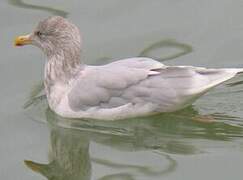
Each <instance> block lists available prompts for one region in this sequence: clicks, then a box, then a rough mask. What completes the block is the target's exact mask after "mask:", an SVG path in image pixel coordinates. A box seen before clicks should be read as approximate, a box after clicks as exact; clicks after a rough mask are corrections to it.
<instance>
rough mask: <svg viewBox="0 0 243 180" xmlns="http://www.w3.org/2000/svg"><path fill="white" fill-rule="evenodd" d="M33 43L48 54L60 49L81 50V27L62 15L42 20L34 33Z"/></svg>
mask: <svg viewBox="0 0 243 180" xmlns="http://www.w3.org/2000/svg"><path fill="white" fill-rule="evenodd" d="M32 40H33V45H36V46H38V47H40V48H41V49H42V50H43V51H44V53H45V54H46V55H47V56H53V55H55V53H57V52H58V51H62V50H68V49H73V48H75V49H77V50H79V51H80V50H81V45H82V40H81V36H80V32H79V29H78V28H77V27H76V26H75V25H74V24H72V23H70V22H68V21H67V20H66V19H64V18H62V17H60V16H54V17H49V18H47V19H44V20H43V21H40V22H39V23H38V25H37V27H36V28H35V30H34V32H33V33H32Z"/></svg>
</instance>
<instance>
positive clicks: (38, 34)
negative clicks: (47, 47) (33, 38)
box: [35, 31, 43, 37]
mask: <svg viewBox="0 0 243 180" xmlns="http://www.w3.org/2000/svg"><path fill="white" fill-rule="evenodd" d="M35 34H36V35H37V36H38V37H42V36H43V33H42V32H40V31H36V32H35Z"/></svg>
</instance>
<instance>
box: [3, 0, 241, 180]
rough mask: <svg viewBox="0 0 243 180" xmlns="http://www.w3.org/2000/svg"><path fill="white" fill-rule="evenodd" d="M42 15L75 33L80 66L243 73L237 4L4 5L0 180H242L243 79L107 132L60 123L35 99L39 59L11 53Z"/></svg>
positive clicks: (61, 0)
mask: <svg viewBox="0 0 243 180" xmlns="http://www.w3.org/2000/svg"><path fill="white" fill-rule="evenodd" d="M50 15H61V16H65V17H67V18H69V19H70V20H71V21H72V22H74V23H75V24H77V25H78V26H79V27H80V29H81V31H82V33H83V36H84V54H83V58H84V62H85V63H87V64H104V63H108V62H111V61H112V60H116V59H120V58H125V57H132V56H138V55H142V56H150V57H154V58H157V59H159V60H161V61H164V63H165V64H169V65H175V64H177V65H181V64H185V65H196V66H206V67H243V61H242V58H243V51H242V49H243V23H242V18H243V2H242V1H240V0H235V1H227V0H215V1H210V0H204V1H193V0H181V1H176V0H170V1H169V0H162V1H147V0H140V1H124V0H123V1H122V0H107V1H94V0H91V1H88V0H86V1H82V0H70V1H65V0H53V1H50V0H42V1H36V0H8V1H7V0H3V1H1V2H0V27H1V28H0V52H1V57H0V82H1V86H0V92H1V93H0V98H1V101H0V142H1V144H0V179H6V180H8V179H9V180H12V179H18V180H22V179H23V180H33V179H36V180H41V179H45V177H46V178H47V179H50V180H64V179H65V180H66V179H68V180H69V179H70V180H161V179H165V180H195V179H197V180H204V179H216V180H229V179H233V180H241V179H242V177H243V172H242V166H243V156H242V154H243V100H242V98H243V90H242V89H243V85H242V84H243V83H242V80H243V77H242V76H241V77H238V78H236V79H234V80H232V81H230V82H227V83H226V84H225V85H221V86H219V87H217V88H215V89H214V90H212V91H210V92H209V93H208V94H206V95H205V96H203V97H202V98H200V99H199V100H198V101H197V102H195V103H194V104H193V106H191V107H189V108H187V109H185V110H182V111H180V112H177V113H171V114H162V115H158V116H153V117H149V118H137V119H130V120H122V121H115V122H106V121H85V120H69V119H63V118H60V117H57V116H56V115H55V114H54V113H53V112H51V111H50V110H49V109H48V106H47V104H46V100H45V98H43V97H42V98H38V96H39V95H41V94H42V92H40V93H39V90H41V87H42V86H41V82H42V77H43V66H44V58H45V57H44V56H43V54H42V53H41V52H40V51H39V50H38V49H37V48H34V47H30V46H29V47H23V48H15V47H13V39H14V37H15V36H17V35H20V34H26V33H29V32H30V31H31V30H32V29H33V27H34V26H35V25H36V23H37V22H38V21H39V20H41V19H43V18H45V17H47V16H50ZM24 107H25V108H24ZM25 160H26V161H25Z"/></svg>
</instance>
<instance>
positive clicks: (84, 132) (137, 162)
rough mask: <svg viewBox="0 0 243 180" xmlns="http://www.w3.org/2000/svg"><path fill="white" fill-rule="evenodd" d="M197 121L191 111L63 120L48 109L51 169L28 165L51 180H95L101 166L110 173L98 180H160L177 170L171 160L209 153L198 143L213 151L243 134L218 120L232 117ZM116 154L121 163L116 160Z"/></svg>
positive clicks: (234, 127)
mask: <svg viewBox="0 0 243 180" xmlns="http://www.w3.org/2000/svg"><path fill="white" fill-rule="evenodd" d="M198 116H199V114H198V112H197V111H195V110H194V109H193V108H192V107H190V108H187V109H185V110H183V111H180V112H177V113H173V114H172V113H166V114H163V115H158V116H154V117H149V118H148V117H147V118H138V119H129V120H120V121H100V120H99V121H97V120H80V119H66V118H61V117H59V116H57V115H56V114H55V113H53V112H52V111H51V110H49V109H47V111H46V118H47V121H48V125H49V127H50V131H51V135H50V152H49V159H50V163H49V164H40V163H35V162H32V161H25V163H26V165H27V166H28V167H29V168H31V169H32V170H34V171H35V172H38V173H41V174H42V175H44V176H45V177H46V178H47V179H52V180H64V179H70V180H79V179H82V180H86V179H87V180H88V179H93V178H91V177H93V175H95V177H97V176H98V174H97V169H96V168H97V165H98V166H99V168H100V167H101V166H102V167H103V168H108V169H109V171H108V172H109V173H107V174H106V175H101V176H99V177H98V178H96V179H99V180H110V179H124V180H135V179H141V178H140V177H143V178H142V179H151V178H152V177H153V178H156V177H157V178H158V179H160V178H161V177H162V176H165V175H167V174H169V173H172V172H173V171H175V170H176V168H177V162H176V160H175V158H174V157H173V156H174V155H173V154H183V155H190V154H197V153H205V151H204V146H205V144H204V143H202V144H200V143H199V142H200V141H198V140H206V141H207V143H206V144H208V145H209V146H210V144H214V145H215V143H217V142H220V141H224V142H231V141H232V142H233V140H234V138H236V137H239V136H242V134H243V129H242V127H239V126H232V125H230V124H226V123H223V122H217V118H219V119H223V118H227V119H229V118H231V119H234V117H227V116H225V115H222V114H215V115H212V118H213V119H215V120H216V121H212V122H211V121H210V123H202V122H198V121H193V118H195V117H198ZM201 118H203V116H202V117H201ZM207 118H208V117H207ZM210 140H212V141H210ZM215 140H217V141H215ZM94 144H95V145H94ZM219 144H220V143H219ZM225 146H227V143H225ZM97 147H98V149H99V148H101V149H102V148H104V147H109V148H108V151H106V152H104V154H102V153H98V154H99V155H97V154H96V153H94V152H93V151H94V150H92V148H93V149H94V148H95V149H97ZM234 147H235V146H234ZM102 152H103V151H102ZM141 152H142V154H140V153H141ZM117 153H118V154H117ZM143 153H146V156H149V157H150V156H152V157H154V158H155V159H159V162H160V165H158V164H156V163H155V164H156V165H154V164H153V163H149V161H146V158H145V160H144V161H143V159H144V155H145V154H143ZM107 154H108V156H107ZM109 154H110V155H109ZM114 154H115V155H117V156H119V157H123V158H122V159H120V160H117V159H116V157H115V156H114ZM129 154H130V155H129ZM131 155H132V156H134V157H135V159H133V160H134V162H131V159H129V157H130V156H131ZM158 166H159V167H158ZM98 172H99V171H98ZM105 172H107V171H105Z"/></svg>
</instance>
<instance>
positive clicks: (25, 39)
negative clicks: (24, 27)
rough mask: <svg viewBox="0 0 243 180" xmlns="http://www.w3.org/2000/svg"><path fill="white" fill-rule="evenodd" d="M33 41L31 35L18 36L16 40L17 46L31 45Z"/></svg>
mask: <svg viewBox="0 0 243 180" xmlns="http://www.w3.org/2000/svg"><path fill="white" fill-rule="evenodd" d="M31 42H32V40H31V39H30V35H25V36H18V37H17V38H16V39H15V43H14V45H15V46H23V45H27V44H31Z"/></svg>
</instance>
